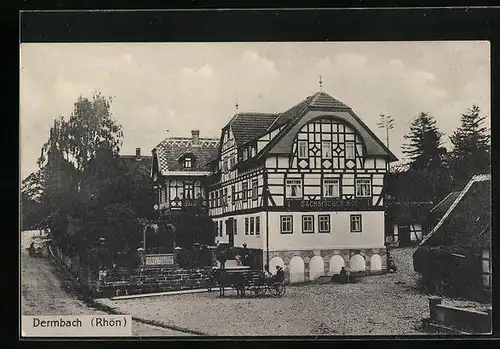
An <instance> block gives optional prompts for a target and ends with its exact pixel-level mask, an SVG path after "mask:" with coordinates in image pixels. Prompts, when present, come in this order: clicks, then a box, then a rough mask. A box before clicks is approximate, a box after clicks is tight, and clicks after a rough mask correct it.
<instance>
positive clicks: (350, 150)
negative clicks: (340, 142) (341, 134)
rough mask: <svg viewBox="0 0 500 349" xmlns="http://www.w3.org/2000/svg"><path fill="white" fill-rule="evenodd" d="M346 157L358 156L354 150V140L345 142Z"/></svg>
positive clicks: (353, 157) (351, 158)
mask: <svg viewBox="0 0 500 349" xmlns="http://www.w3.org/2000/svg"><path fill="white" fill-rule="evenodd" d="M345 158H346V159H347V160H354V159H355V158H356V156H355V151H354V142H345Z"/></svg>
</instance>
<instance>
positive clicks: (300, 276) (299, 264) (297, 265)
mask: <svg viewBox="0 0 500 349" xmlns="http://www.w3.org/2000/svg"><path fill="white" fill-rule="evenodd" d="M303 281H304V260H303V259H302V258H301V257H299V256H294V257H292V259H291V260H290V283H291V284H292V283H296V282H303Z"/></svg>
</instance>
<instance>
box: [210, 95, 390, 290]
mask: <svg viewBox="0 0 500 349" xmlns="http://www.w3.org/2000/svg"><path fill="white" fill-rule="evenodd" d="M395 160H397V159H396V157H395V156H394V155H393V154H392V153H391V151H390V150H389V149H388V148H387V147H386V146H385V145H384V144H383V143H382V142H381V141H380V140H379V139H378V138H377V137H376V135H375V134H374V133H373V132H372V131H371V130H370V129H369V128H368V127H367V126H366V124H365V123H364V122H363V121H362V120H361V118H360V117H358V116H357V115H356V114H355V113H354V111H353V110H352V109H351V108H350V107H348V106H347V105H345V104H343V103H342V102H340V101H338V100H336V99H334V98H333V97H331V96H329V95H328V94H326V93H324V92H318V93H316V94H314V95H312V96H309V97H307V98H306V99H305V100H303V101H302V102H300V103H299V104H297V105H295V106H293V107H292V108H290V109H289V110H287V111H285V112H282V113H275V114H264V113H237V114H236V115H234V117H233V118H232V119H231V120H230V121H229V123H228V124H227V125H226V126H224V127H223V128H222V131H221V142H220V144H219V148H218V153H217V156H216V158H215V160H213V162H212V163H211V166H212V176H211V178H210V183H209V185H208V202H209V214H210V216H211V217H212V219H213V228H214V230H215V231H216V234H217V238H216V239H217V241H218V242H220V243H229V244H230V245H235V246H241V245H242V244H243V243H246V244H247V246H248V247H249V248H259V249H262V250H263V251H264V253H263V256H264V257H263V258H264V261H263V262H264V263H268V264H269V265H270V267H271V270H274V268H275V266H276V265H282V266H284V267H285V272H286V275H287V279H288V280H289V281H290V282H301V281H305V280H312V279H315V278H317V277H319V276H322V275H329V274H330V275H331V274H333V273H337V272H339V270H340V269H341V267H342V266H346V267H347V268H348V270H350V271H351V272H358V271H367V272H380V271H382V270H384V269H385V258H383V256H384V254H385V245H384V235H385V232H384V176H385V174H386V172H387V170H388V166H389V163H390V162H392V161H395Z"/></svg>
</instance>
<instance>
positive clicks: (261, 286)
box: [208, 266, 286, 297]
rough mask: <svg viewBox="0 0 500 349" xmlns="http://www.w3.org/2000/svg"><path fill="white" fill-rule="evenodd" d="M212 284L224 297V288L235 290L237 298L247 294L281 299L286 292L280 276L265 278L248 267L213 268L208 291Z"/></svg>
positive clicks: (257, 271)
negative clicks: (269, 295) (267, 294)
mask: <svg viewBox="0 0 500 349" xmlns="http://www.w3.org/2000/svg"><path fill="white" fill-rule="evenodd" d="M214 284H216V285H218V286H219V290H220V296H225V291H226V288H230V287H232V288H234V289H235V290H236V294H237V295H238V297H245V295H246V294H247V292H248V293H249V294H254V295H256V296H263V295H264V294H266V293H269V294H271V295H272V296H273V297H282V296H283V295H284V294H285V290H286V289H285V284H284V277H283V276H281V274H277V275H274V276H273V277H266V276H265V274H264V272H263V271H262V270H258V269H251V268H250V267H248V266H237V267H231V268H214V269H213V271H212V275H211V281H210V286H209V287H208V290H209V291H210V290H211V288H212V285H214Z"/></svg>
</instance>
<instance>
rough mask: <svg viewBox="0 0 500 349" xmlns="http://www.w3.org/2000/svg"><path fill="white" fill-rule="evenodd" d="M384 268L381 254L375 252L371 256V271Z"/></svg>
mask: <svg viewBox="0 0 500 349" xmlns="http://www.w3.org/2000/svg"><path fill="white" fill-rule="evenodd" d="M381 270H382V258H380V255H378V254H374V255H373V256H372V257H371V258H370V271H381Z"/></svg>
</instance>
